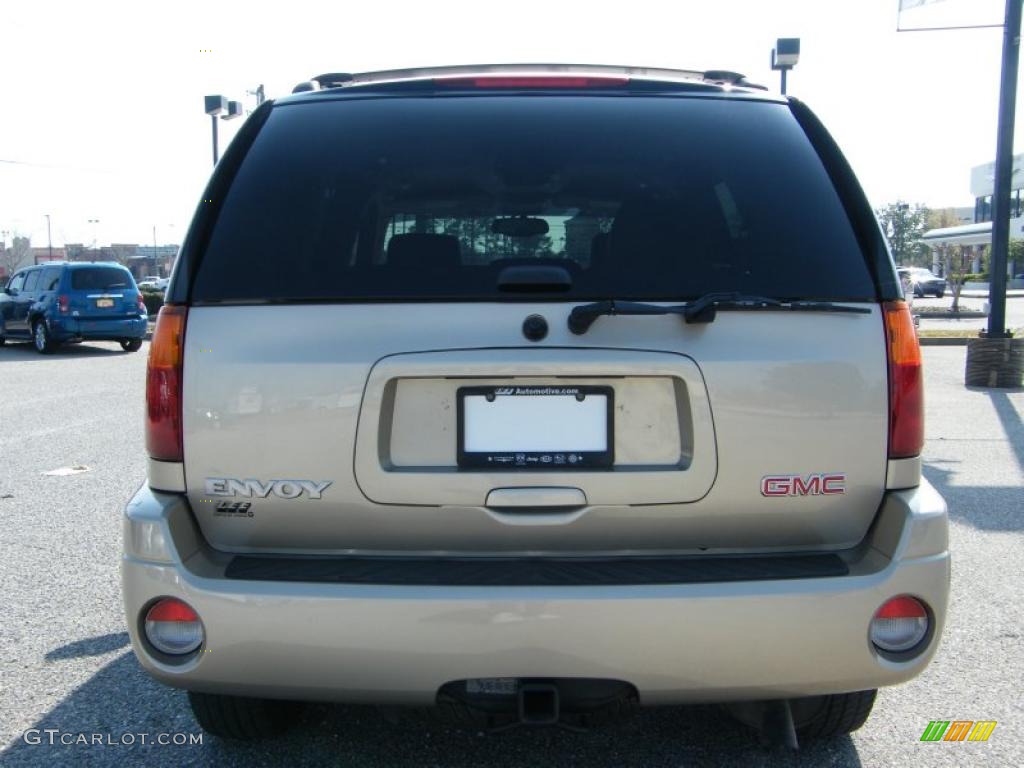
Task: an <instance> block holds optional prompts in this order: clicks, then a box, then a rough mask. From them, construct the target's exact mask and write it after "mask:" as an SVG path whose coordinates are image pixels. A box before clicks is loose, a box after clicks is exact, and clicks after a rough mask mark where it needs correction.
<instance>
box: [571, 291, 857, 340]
mask: <svg viewBox="0 0 1024 768" xmlns="http://www.w3.org/2000/svg"><path fill="white" fill-rule="evenodd" d="M718 310H727V311H728V310H748V311H759V310H760V311H782V312H850V313H855V314H870V312H871V310H870V309H868V308H866V307H848V306H844V305H842V304H833V303H832V302H830V301H783V300H781V299H772V298H769V297H767V296H753V295H750V294H745V293H737V292H722V293H708V294H705V295H704V296H701V297H700V298H698V299H694V300H693V301H690V302H687V303H686V304H672V305H669V306H660V305H658V304H646V303H644V302H638V301H616V300H615V299H606V300H604V301H595V302H594V303H593V304H580V305H578V306H575V307H573V309H572V312H570V313H569V330H570V331H572V332H573V333H575V334H576V335H581V334H584V333H586V332H587V331H588V330H590V326H592V325H593V324H594V321H595V320H597V318H599V317H601V316H602V315H609V316H612V315H681V316H682V317H683V319H684V320H685V321H686V322H687V323H710V322H712V321H713V320H714V319H715V314H716V313H717V312H718Z"/></svg>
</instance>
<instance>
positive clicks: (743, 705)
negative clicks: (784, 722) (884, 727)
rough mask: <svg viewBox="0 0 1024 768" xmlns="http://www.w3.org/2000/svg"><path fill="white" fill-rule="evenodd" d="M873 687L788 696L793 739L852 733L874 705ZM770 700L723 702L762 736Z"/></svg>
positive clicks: (829, 736) (738, 718) (734, 716)
mask: <svg viewBox="0 0 1024 768" xmlns="http://www.w3.org/2000/svg"><path fill="white" fill-rule="evenodd" d="M877 693H878V691H877V690H870V691H854V692H853V693H833V694H830V695H827V696H808V697H804V698H798V699H790V700H789V707H790V712H791V713H792V715H793V729H794V730H795V731H796V738H797V742H804V741H813V740H815V739H831V738H835V737H836V736H842V735H843V734H844V733H852V732H853V731H856V730H857V729H858V728H860V727H861V726H862V725H864V722H865V721H866V720H867V719H868V715H870V714H871V708H872V707H873V706H874V704H875V695H876V694H877ZM770 703H771V702H763V701H748V702H736V703H733V704H727V705H726V706H725V710H726V711H727V712H728V713H729V714H730V715H732V716H733V718H735V719H736V720H738V721H739V722H741V723H743V725H745V726H747V727H748V728H751V729H753V730H754V731H756V732H758V733H759V734H760V736H761V738H764V737H765V735H766V727H767V726H768V723H767V720H768V714H769V713H768V708H767V707H768V705H769V704H770Z"/></svg>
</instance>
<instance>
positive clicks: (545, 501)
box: [485, 486, 587, 525]
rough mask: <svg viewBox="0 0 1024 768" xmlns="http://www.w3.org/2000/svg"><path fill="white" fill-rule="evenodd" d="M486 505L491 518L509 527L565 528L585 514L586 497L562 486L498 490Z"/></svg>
mask: <svg viewBox="0 0 1024 768" xmlns="http://www.w3.org/2000/svg"><path fill="white" fill-rule="evenodd" d="M485 506H486V507H487V511H488V513H489V514H490V515H491V517H493V518H494V519H496V520H498V521H499V522H502V523H505V524H507V525H565V524H566V523H571V522H572V521H573V520H575V519H577V518H578V517H580V515H582V514H583V512H584V510H585V508H586V506H587V495H586V494H585V493H583V491H582V490H580V489H579V488H571V487H560V486H540V487H527V488H495V489H493V490H492V491H491V492H490V493H488V494H487V501H486V502H485Z"/></svg>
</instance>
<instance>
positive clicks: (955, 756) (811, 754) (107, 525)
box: [0, 344, 1024, 768]
mask: <svg viewBox="0 0 1024 768" xmlns="http://www.w3.org/2000/svg"><path fill="white" fill-rule="evenodd" d="M146 351H147V347H146V346H144V347H143V349H142V351H141V352H138V353H135V354H125V353H122V352H121V350H120V347H119V346H118V345H116V344H93V345H81V346H78V347H72V348H66V349H63V350H62V351H61V352H60V353H58V354H57V355H54V356H52V357H41V356H39V355H37V354H36V353H35V352H34V351H33V350H32V349H31V347H29V346H28V345H25V344H14V345H10V344H9V345H8V346H6V347H3V348H0V552H2V553H3V557H2V559H0V576H2V578H0V583H2V585H3V591H2V593H0V605H2V606H3V610H2V621H0V670H2V671H0V747H2V749H3V751H2V752H0V763H2V764H3V765H11V766H15V765H56V764H64V765H70V764H74V765H104V766H106V765H111V766H112V765H120V764H145V765H147V766H164V765H167V766H178V765H207V764H216V765H237V766H249V765H277V764H287V765H316V764H321V763H331V764H342V765H353V766H374V765H380V766H405V765H409V766H412V765H416V766H424V765H426V766H434V765H436V766H471V765H472V766H475V765H480V766H483V765H487V766H512V765H516V766H519V765H522V766H537V765H587V766H591V768H600V766H622V765H637V766H641V765H642V766H660V765H666V766H668V765H671V766H689V765H735V766H759V765H814V766H825V765H835V766H857V765H872V766H874V765H878V766H882V765H885V766H889V765H907V766H909V765H1007V766H1010V765H1021V764H1024V725H1022V723H1024V694H1022V692H1021V683H1022V681H1024V644H1022V634H1024V604H1022V601H1021V588H1022V587H1024V576H1022V574H1024V567H1022V559H1024V555H1022V553H1024V483H1022V480H1024V421H1022V418H1024V391H1011V392H1007V391H996V390H992V391H989V390H973V391H972V390H966V389H965V388H964V387H963V384H962V382H963V369H964V354H965V351H964V348H963V347H929V348H926V349H925V351H924V354H925V361H926V379H927V408H928V441H927V445H926V451H925V460H926V470H925V472H926V475H927V477H928V479H929V480H930V481H931V482H932V483H933V484H935V485H936V486H937V487H938V488H939V489H940V491H941V492H942V493H943V494H944V495H945V497H946V499H947V501H948V502H949V504H950V508H951V513H952V530H951V541H952V550H953V554H954V565H953V598H952V604H951V606H950V615H949V622H948V624H947V628H946V633H945V636H944V639H943V644H942V647H941V648H940V650H939V652H938V654H937V656H936V659H935V661H934V662H933V664H932V665H931V666H930V667H929V669H928V670H927V671H926V672H925V673H924V674H923V675H922V676H921V677H919V678H918V679H916V680H915V681H913V682H911V683H908V684H906V685H903V686H900V687H898V688H894V689H888V690H884V691H882V692H881V693H880V694H879V700H878V703H877V704H876V706H875V711H874V714H873V716H872V718H871V719H870V720H869V721H868V724H867V725H866V726H865V727H864V728H863V729H862V730H861V731H859V732H858V733H856V734H854V735H853V736H852V737H849V738H843V739H839V740H836V741H834V742H831V743H826V744H818V745H809V746H806V747H805V748H804V750H803V751H801V752H800V753H798V754H796V755H788V754H781V753H778V752H771V751H766V750H764V749H762V748H760V747H758V746H756V744H754V743H753V742H752V741H751V739H750V737H749V736H748V735H747V733H746V732H744V731H743V730H742V729H741V728H740V727H739V726H736V725H734V724H733V723H732V722H731V721H730V720H728V719H727V718H725V717H723V716H722V715H721V714H720V713H719V712H718V710H716V709H715V708H713V707H686V708H666V709H659V710H650V711H644V712H643V713H641V714H640V715H638V716H637V717H635V718H632V719H630V720H629V721H626V722H623V723H621V724H618V725H615V726H612V727H609V728H607V729H604V730H599V731H594V732H590V733H573V732H568V731H562V730H516V731H509V732H504V733H498V734H483V733H478V732H474V731H461V730H456V729H450V728H446V727H442V726H437V725H432V724H428V723H425V722H421V721H419V720H416V719H411V720H410V719H409V718H401V719H399V720H398V721H397V722H395V721H394V720H393V719H388V718H385V717H382V716H381V714H380V713H378V712H377V711H376V710H374V709H369V708H357V707H342V706H338V707H327V706H320V707H315V708H312V709H310V710H309V712H308V714H307V716H306V717H305V719H304V721H303V722H302V724H301V725H300V727H299V728H298V729H297V730H296V731H294V732H293V733H292V734H291V735H290V736H289V737H288V738H286V739H284V740H282V741H279V742H272V743H269V744H261V745H258V746H246V745H235V744H231V743H226V742H222V741H219V740H217V739H215V738H212V737H209V736H207V737H205V738H204V739H203V742H202V744H200V745H186V746H175V745H166V746H158V745H153V744H142V743H141V738H140V734H146V735H147V738H148V739H155V738H156V737H157V735H158V734H178V733H184V734H198V733H199V730H198V727H197V726H196V725H195V724H194V722H193V721H192V718H191V713H190V711H189V709H188V706H187V702H186V699H185V695H184V694H183V693H181V692H179V691H174V690H170V689H168V688H164V687H163V686H161V685H158V684H157V683H155V682H153V681H152V680H150V678H149V677H148V676H147V675H145V674H144V673H143V672H142V671H141V669H140V667H139V665H138V664H137V662H136V660H135V658H134V656H133V655H132V653H131V651H130V649H129V647H128V638H127V634H126V632H125V627H124V620H123V618H122V614H121V603H120V587H119V579H118V558H119V552H120V535H121V523H120V508H121V506H122V505H123V503H124V502H125V501H126V500H127V499H128V498H129V497H130V495H131V494H132V492H133V491H134V490H135V488H136V487H137V486H138V485H139V483H140V482H141V481H142V479H143V476H144V462H143V445H142V415H143V402H142V392H143V382H144V377H145V355H146ZM74 466H84V467H88V471H82V472H79V473H76V474H69V475H64V476H53V475H45V474H43V473H45V472H49V471H51V470H55V469H60V468H64V467H74ZM680 651H681V653H685V649H680ZM955 719H960V720H996V721H998V726H997V727H996V728H995V730H994V732H993V733H992V736H991V737H990V739H989V740H988V741H987V742H984V743H967V742H964V743H945V742H939V743H922V742H920V741H919V738H920V736H921V733H922V731H923V730H924V728H925V726H926V725H927V724H928V722H929V721H930V720H955ZM29 729H36V730H37V731H38V734H35V733H33V732H30V736H29V739H28V740H26V738H25V737H24V734H25V732H26V731H27V730H29ZM47 729H52V730H55V731H56V732H59V734H74V735H77V734H80V733H83V734H87V735H89V736H91V735H92V734H102V737H103V741H104V742H106V741H113V742H114V743H113V744H108V743H104V744H102V745H99V744H96V745H89V746H83V745H67V746H65V745H60V744H59V743H57V744H55V745H50V744H49V743H48V738H49V736H48V734H47V733H46V730H47ZM35 735H38V738H39V741H40V742H41V743H29V742H30V741H34V740H35V738H34V736H35ZM128 736H132V739H133V741H134V743H130V744H124V743H118V742H121V741H127V740H128V739H127V737H128ZM57 738H58V739H59V735H58V736H57Z"/></svg>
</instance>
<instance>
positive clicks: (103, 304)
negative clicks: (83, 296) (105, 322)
mask: <svg viewBox="0 0 1024 768" xmlns="http://www.w3.org/2000/svg"><path fill="white" fill-rule="evenodd" d="M96 306H97V307H99V308H100V309H109V308H110V307H112V306H114V300H113V299H96Z"/></svg>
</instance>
